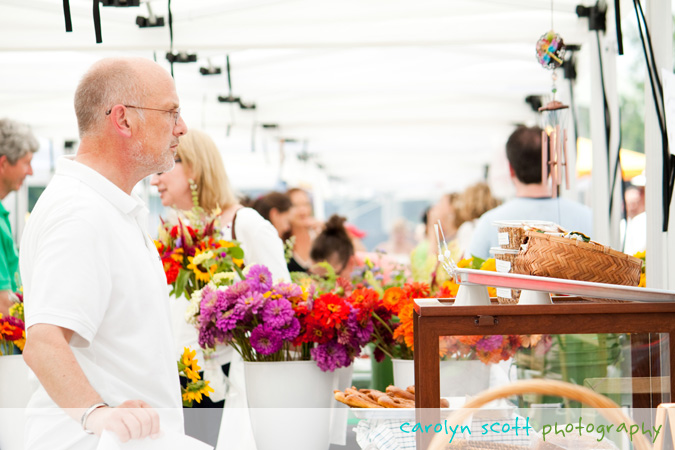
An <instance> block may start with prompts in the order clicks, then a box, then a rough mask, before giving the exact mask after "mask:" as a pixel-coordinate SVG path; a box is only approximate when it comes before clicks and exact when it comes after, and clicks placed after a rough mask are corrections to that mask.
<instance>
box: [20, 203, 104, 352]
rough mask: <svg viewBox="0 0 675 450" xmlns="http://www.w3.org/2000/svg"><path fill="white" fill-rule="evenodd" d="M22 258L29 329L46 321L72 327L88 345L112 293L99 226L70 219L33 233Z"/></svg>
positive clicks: (76, 343) (78, 343)
mask: <svg viewBox="0 0 675 450" xmlns="http://www.w3.org/2000/svg"><path fill="white" fill-rule="evenodd" d="M34 243H35V247H34V248H33V251H32V254H31V255H28V257H27V258H28V260H27V261H26V262H27V264H26V273H25V274H24V276H25V279H24V282H25V286H26V299H25V314H26V327H27V329H28V328H29V327H30V326H32V325H35V324H38V323H45V324H51V325H56V326H59V327H63V328H67V329H69V330H72V331H74V332H75V333H76V334H77V336H73V338H74V339H73V340H72V341H71V344H72V345H74V346H81V347H86V346H88V345H89V343H90V342H91V341H92V339H93V338H94V336H95V335H96V333H97V330H98V328H99V326H100V324H101V322H102V320H103V317H104V315H105V312H106V310H107V307H108V302H109V299H110V294H111V291H112V282H111V278H112V277H111V267H110V257H109V255H108V252H107V251H106V238H105V236H102V230H99V231H97V230H96V227H94V226H93V225H92V224H90V223H89V222H88V221H87V220H86V219H85V218H77V217H73V216H71V217H68V218H66V219H64V220H61V221H59V222H57V223H56V224H55V225H53V226H52V227H50V228H49V229H48V230H45V231H44V232H43V233H42V234H41V235H40V236H37V237H36V241H35V242H34Z"/></svg>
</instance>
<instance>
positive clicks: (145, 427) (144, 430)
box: [86, 400, 159, 442]
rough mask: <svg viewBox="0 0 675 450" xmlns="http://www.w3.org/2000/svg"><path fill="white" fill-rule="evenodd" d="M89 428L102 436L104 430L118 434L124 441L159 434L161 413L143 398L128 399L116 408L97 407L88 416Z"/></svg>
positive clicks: (87, 424) (154, 436) (155, 436)
mask: <svg viewBox="0 0 675 450" xmlns="http://www.w3.org/2000/svg"><path fill="white" fill-rule="evenodd" d="M86 427H87V430H90V431H93V432H94V434H96V435H98V436H100V435H101V433H103V430H109V431H112V432H114V433H115V434H117V437H118V438H119V440H120V441H122V442H127V441H128V440H129V439H143V438H146V437H148V436H150V437H151V438H153V439H154V438H157V437H158V436H159V414H157V411H155V410H154V409H153V408H152V407H151V406H150V405H148V404H147V403H145V402H144V401H142V400H127V401H126V402H124V403H122V404H121V405H119V406H117V407H115V408H98V409H95V410H94V411H93V412H92V413H91V414H90V415H89V417H88V418H87V422H86Z"/></svg>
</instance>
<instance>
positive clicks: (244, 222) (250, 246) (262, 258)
mask: <svg viewBox="0 0 675 450" xmlns="http://www.w3.org/2000/svg"><path fill="white" fill-rule="evenodd" d="M235 226H236V227H237V230H236V235H237V238H238V240H239V241H240V242H241V245H242V248H243V250H244V262H245V263H246V265H247V266H248V265H253V264H262V265H263V266H266V267H267V268H268V269H269V270H270V272H271V273H272V278H273V279H274V280H275V281H277V280H280V279H282V280H283V281H286V282H288V281H291V276H290V274H289V273H288V267H287V266H286V258H285V256H284V244H283V242H281V239H280V238H279V234H278V233H277V229H276V228H274V225H272V224H271V223H270V222H268V221H267V220H265V219H264V218H263V217H262V216H261V215H260V214H258V212H257V211H255V210H253V209H251V208H242V209H240V210H239V212H238V213H237V220H236V221H235Z"/></svg>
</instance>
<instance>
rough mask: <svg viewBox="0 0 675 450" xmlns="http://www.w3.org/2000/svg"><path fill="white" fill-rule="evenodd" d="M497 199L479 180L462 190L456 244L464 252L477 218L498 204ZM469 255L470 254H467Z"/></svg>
mask: <svg viewBox="0 0 675 450" xmlns="http://www.w3.org/2000/svg"><path fill="white" fill-rule="evenodd" d="M499 203H500V202H499V200H497V199H496V198H494V197H493V196H492V192H491V191H490V187H489V186H488V185H487V183H484V182H480V183H476V184H474V185H471V186H469V187H468V188H466V189H465V190H464V192H462V195H461V197H460V199H459V202H458V206H457V216H456V218H457V220H456V221H455V224H456V225H457V227H458V228H457V239H456V240H457V246H458V247H459V251H460V253H461V254H464V253H465V251H466V249H467V248H468V247H469V244H470V243H471V237H472V236H473V231H474V229H475V228H476V224H477V223H478V218H479V217H480V216H482V215H483V214H485V213H486V212H487V211H489V210H491V209H493V208H495V207H497V206H499ZM468 256H469V257H470V255H468Z"/></svg>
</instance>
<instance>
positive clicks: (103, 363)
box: [20, 157, 183, 449]
mask: <svg viewBox="0 0 675 450" xmlns="http://www.w3.org/2000/svg"><path fill="white" fill-rule="evenodd" d="M147 214H148V211H147V209H146V208H145V205H144V204H143V202H142V201H141V200H140V198H138V197H137V196H136V195H134V194H132V195H131V196H129V195H127V194H126V193H124V192H123V191H122V190H121V189H119V188H118V187H117V186H115V185H114V184H113V183H112V182H110V181H109V180H108V179H106V178H105V177H103V176H102V175H101V174H99V173H98V172H96V171H95V170H93V169H91V168H89V167H87V166H85V165H83V164H80V163H78V162H75V161H74V160H72V158H67V157H64V158H61V159H59V161H58V165H57V170H56V174H55V175H54V178H53V180H52V181H51V182H50V184H49V186H48V187H47V189H46V190H45V191H44V193H43V194H42V195H41V196H40V199H39V200H38V202H37V204H36V206H35V209H34V210H33V213H32V214H31V216H30V218H29V220H28V223H27V225H26V228H25V231H24V234H23V238H22V240H21V256H20V267H21V273H22V275H23V282H24V294H25V315H26V327H27V330H28V331H27V332H28V339H29V340H30V326H32V325H35V324H37V323H47V324H52V325H58V326H60V327H64V328H68V329H70V330H73V331H74V334H73V338H72V339H71V342H70V345H71V348H72V350H73V353H74V354H75V357H76V358H77V360H78V362H79V363H80V366H81V367H82V369H83V371H84V373H85V375H86V376H87V379H88V380H89V382H90V383H91V385H92V386H93V387H94V389H95V390H96V391H97V392H98V393H99V394H100V395H101V397H102V398H103V400H104V401H105V402H107V403H109V404H110V405H111V406H115V405H119V404H120V403H122V402H123V401H125V400H131V399H141V400H144V401H146V402H147V403H148V404H149V405H151V406H152V407H154V408H166V410H164V411H163V412H164V413H163V414H162V413H161V426H162V428H164V429H167V428H170V429H172V430H177V431H180V432H183V421H182V401H181V394H180V384H179V380H178V370H177V366H176V357H175V352H174V349H173V337H172V334H171V327H170V319H169V304H168V302H169V299H168V293H167V287H166V278H165V276H164V272H163V270H162V266H161V263H160V260H159V254H158V253H157V250H156V249H155V245H154V243H153V241H152V239H151V238H150V236H149V235H148V233H147V231H146V229H145V224H146V218H147ZM55 406H56V405H55V403H54V402H53V401H52V400H51V398H50V397H49V395H48V394H47V393H46V391H45V390H44V388H43V387H42V386H39V387H37V390H36V392H35V394H34V395H33V397H32V398H31V401H30V403H29V408H53V407H55ZM28 411H29V412H28V420H27V428H26V439H27V441H26V444H27V447H26V448H27V449H42V448H45V449H46V448H49V449H55V448H64V449H66V448H68V449H80V448H82V449H88V448H92V449H93V448H96V445H97V441H98V438H96V437H95V436H90V435H87V434H85V433H84V431H82V428H81V426H80V424H79V423H77V422H76V421H75V420H73V419H72V418H70V417H69V416H66V415H65V412H63V411H60V410H57V411H58V413H55V410H53V409H52V410H51V412H50V413H49V414H43V413H40V412H39V410H28ZM42 411H45V410H42Z"/></svg>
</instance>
